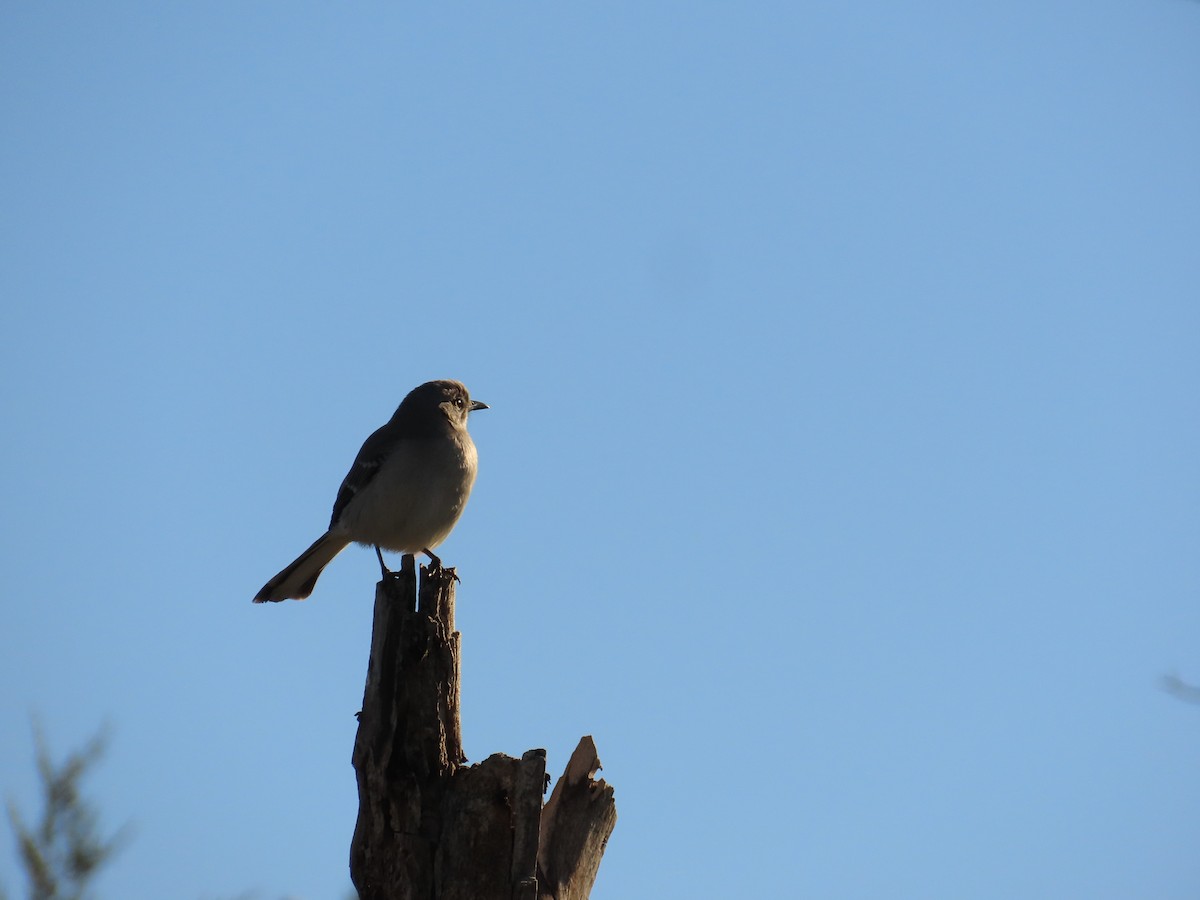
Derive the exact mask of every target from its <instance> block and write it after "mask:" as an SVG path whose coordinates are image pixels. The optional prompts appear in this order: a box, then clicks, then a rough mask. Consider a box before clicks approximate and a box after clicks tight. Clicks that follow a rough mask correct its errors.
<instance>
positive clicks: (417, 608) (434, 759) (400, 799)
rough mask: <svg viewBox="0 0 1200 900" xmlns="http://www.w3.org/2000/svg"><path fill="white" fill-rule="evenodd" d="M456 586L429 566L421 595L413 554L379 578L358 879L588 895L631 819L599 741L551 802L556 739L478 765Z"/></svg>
mask: <svg viewBox="0 0 1200 900" xmlns="http://www.w3.org/2000/svg"><path fill="white" fill-rule="evenodd" d="M454 585H455V578H454V570H453V569H434V570H428V569H426V568H425V567H424V566H422V567H421V583H420V592H419V594H418V590H417V575H416V567H415V564H414V561H413V558H412V557H411V556H406V557H404V561H403V563H402V565H401V569H400V571H399V572H396V573H393V575H392V576H391V577H390V578H386V579H385V580H384V581H381V582H380V583H379V584H378V586H377V587H376V591H375V619H374V624H373V628H372V634H371V658H370V662H369V664H368V667H367V684H366V690H365V691H364V694H363V705H362V712H361V713H359V725H358V735H357V736H356V738H355V741H354V754H353V763H354V769H355V771H356V773H357V776H358V822H357V824H356V825H355V828H354V839H353V841H352V843H351V846H350V877H351V879H352V880H353V881H354V886H355V888H356V889H357V890H358V894H359V897H361V898H362V900H416V898H420V900H492V898H495V900H584V898H586V897H587V896H588V893H589V892H590V891H591V888H592V884H593V882H594V881H595V879H596V872H597V870H598V869H599V866H600V858H601V856H602V855H603V853H604V847H605V845H606V843H607V841H608V837H609V835H610V834H611V833H612V830H613V827H614V826H615V825H616V820H617V810H616V804H615V803H614V801H613V789H612V787H610V786H609V785H607V784H606V783H605V782H604V780H603V779H600V780H595V779H594V778H593V776H594V775H595V773H596V770H597V769H599V768H600V760H599V759H598V758H597V756H596V747H595V744H594V743H593V742H592V739H591V737H587V736H585V737H584V738H582V739H581V740H580V742H579V746H578V747H577V748H576V750H575V752H574V753H573V754H572V755H571V760H570V762H569V763H568V765H567V769H566V771H565V772H564V774H563V776H562V778H560V779H559V781H558V784H557V785H556V786H555V788H554V793H553V795H552V796H551V798H550V802H549V803H547V804H546V806H545V808H544V809H543V806H542V795H543V793H544V791H545V787H546V784H547V782H548V778H547V776H546V753H545V751H544V750H529V751H527V752H526V753H525V754H524V755H523V756H522V757H521V758H520V759H514V758H513V757H510V756H505V755H504V754H502V753H495V754H493V755H492V756H489V757H488V758H487V759H485V760H484V761H483V762H482V763H478V764H476V765H473V766H467V765H464V763H465V762H466V756H465V755H464V754H463V749H462V729H461V725H460V721H459V690H460V683H459V647H460V635H459V633H458V632H456V631H455V630H454Z"/></svg>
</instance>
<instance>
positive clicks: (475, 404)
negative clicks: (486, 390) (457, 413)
mask: <svg viewBox="0 0 1200 900" xmlns="http://www.w3.org/2000/svg"><path fill="white" fill-rule="evenodd" d="M489 408H490V407H489V406H488V405H487V404H486V403H484V402H483V401H482V400H472V401H471V412H475V410H477V409H489Z"/></svg>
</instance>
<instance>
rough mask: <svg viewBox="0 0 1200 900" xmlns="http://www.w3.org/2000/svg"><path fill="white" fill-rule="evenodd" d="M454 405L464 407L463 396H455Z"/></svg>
mask: <svg viewBox="0 0 1200 900" xmlns="http://www.w3.org/2000/svg"><path fill="white" fill-rule="evenodd" d="M454 405H455V406H457V407H458V408H459V409H462V405H463V399H462V397H455V398H454Z"/></svg>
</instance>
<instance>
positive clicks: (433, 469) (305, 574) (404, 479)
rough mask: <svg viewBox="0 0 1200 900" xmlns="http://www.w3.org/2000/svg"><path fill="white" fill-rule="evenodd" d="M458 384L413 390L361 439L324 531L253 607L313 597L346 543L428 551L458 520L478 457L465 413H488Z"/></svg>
mask: <svg viewBox="0 0 1200 900" xmlns="http://www.w3.org/2000/svg"><path fill="white" fill-rule="evenodd" d="M487 408H488V407H487V404H486V403H480V402H479V401H478V400H472V399H471V395H470V394H469V393H468V392H467V389H466V387H465V386H464V385H463V384H462V383H461V382H458V381H430V382H427V383H426V384H423V385H421V386H420V387H418V388H414V389H413V390H412V391H411V392H410V393H409V395H408V396H407V397H405V398H404V400H403V402H402V403H401V404H400V406H399V407H398V408H397V409H396V412H395V414H394V415H393V416H392V418H391V419H390V420H389V421H388V423H387V424H386V425H384V426H383V427H382V428H380V429H379V430H378V431H376V432H375V433H374V434H372V435H371V436H370V437H369V438H367V440H366V442H365V443H364V444H363V445H362V449H361V450H359V451H358V456H357V457H355V459H354V465H353V466H351V467H350V472H349V473H348V474H347V475H346V479H345V480H344V481H343V482H342V486H341V488H340V489H339V490H338V495H337V500H335V501H334V504H333V517H332V518H331V519H330V520H329V530H328V531H326V532H325V533H324V534H323V535H321V536H320V537H319V538H317V540H316V542H315V543H314V544H313V545H312V546H311V547H309V548H308V549H307V550H305V551H304V552H303V553H301V554H300V556H299V557H297V559H296V561H295V562H293V563H292V564H291V565H290V566H288V567H287V568H286V569H284V570H283V571H282V572H280V573H279V574H278V575H276V576H275V577H274V578H272V579H271V580H270V581H268V582H267V583H266V584H265V585H263V588H262V590H261V591H259V592H258V595H257V596H256V597H255V598H254V602H255V603H264V602H266V601H271V602H275V601H278V600H287V599H289V598H292V599H296V600H303V599H304V598H305V597H307V596H308V595H309V594H311V593H312V592H313V587H314V586H315V585H316V583H317V578H318V577H319V576H320V574H321V570H322V569H324V568H325V566H327V565H328V564H329V562H330V560H332V559H333V558H334V557H335V556H337V555H338V554H339V553H341V552H342V550H344V549H345V548H346V546H347V545H349V544H350V543H359V544H364V545H374V547H375V553H376V555H378V556H379V565H380V566H381V567H382V568H383V571H384V573H385V574H386V573H387V567H386V566H384V564H383V554H382V553H381V552H380V548H381V547H382V548H383V549H385V550H394V551H396V552H398V553H412V554H416V553H424V554H426V555H427V556H428V557H429V558H430V559H431V560H433V564H434V566H440V565H441V560H440V559H438V558H437V557H436V556H434V555H433V548H434V547H436V546H437V545H438V544H440V543H441V542H442V541H444V540H445V539H446V538H447V537H448V536H449V534H450V532H451V531H452V530H453V528H454V525H455V523H456V522H458V517H459V516H461V515H462V511H463V507H465V506H466V505H467V498H468V497H470V496H471V487H472V485H474V484H475V470H476V467H477V465H478V455H477V454H476V452H475V444H474V443H473V442H472V441H471V436H470V435H469V434H467V416H468V414H469V413H470V412H471V411H472V410H477V409H487Z"/></svg>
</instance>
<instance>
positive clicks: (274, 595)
mask: <svg viewBox="0 0 1200 900" xmlns="http://www.w3.org/2000/svg"><path fill="white" fill-rule="evenodd" d="M349 543H350V541H348V540H347V539H346V538H343V537H339V536H337V535H333V534H330V533H329V532H328V531H327V532H325V533H324V534H323V535H321V536H320V537H319V538H317V539H316V541H315V542H314V543H313V545H312V546H311V547H309V548H308V549H307V550H305V551H304V552H303V553H301V554H300V555H299V556H298V557H296V560H295V562H293V563H292V564H291V565H290V566H288V567H287V568H286V569H284V570H283V571H282V572H280V573H279V574H278V575H276V576H275V577H274V578H272V579H271V580H270V581H268V582H267V583H266V584H264V585H263V588H262V590H261V591H259V592H258V594H257V595H256V596H255V598H254V602H255V603H266V602H268V601H269V602H271V603H276V602H278V601H280V600H303V599H304V598H305V597H307V596H308V595H309V594H311V593H312V592H313V588H314V587H316V585H317V579H318V578H319V577H320V575H321V570H322V569H324V568H325V567H326V566H327V565H329V561H330V560H332V559H333V558H334V557H335V556H337V555H338V554H339V553H341V552H342V551H343V550H345V549H346V546H347V545H348V544H349Z"/></svg>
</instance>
